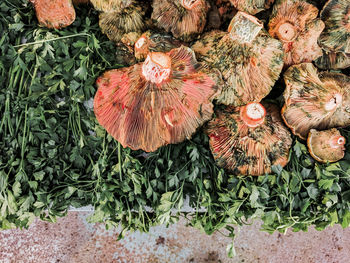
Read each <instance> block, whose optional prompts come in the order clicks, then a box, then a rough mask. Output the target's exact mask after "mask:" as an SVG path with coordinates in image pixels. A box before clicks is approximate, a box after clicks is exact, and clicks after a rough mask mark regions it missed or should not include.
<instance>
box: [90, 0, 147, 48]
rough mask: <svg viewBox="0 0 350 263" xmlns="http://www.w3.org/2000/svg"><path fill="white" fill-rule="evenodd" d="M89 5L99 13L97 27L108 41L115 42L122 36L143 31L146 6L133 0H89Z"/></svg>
mask: <svg viewBox="0 0 350 263" xmlns="http://www.w3.org/2000/svg"><path fill="white" fill-rule="evenodd" d="M91 3H92V4H93V5H94V7H95V8H96V9H97V10H99V11H101V14H100V21H99V25H100V28H101V31H102V33H104V34H106V35H107V36H108V38H109V39H110V40H112V41H116V42H117V41H119V40H120V39H121V38H122V37H123V35H124V34H127V33H130V32H139V33H141V32H142V31H143V30H144V27H145V22H144V19H143V16H144V15H145V13H146V10H147V5H146V4H144V3H143V4H142V3H139V2H137V1H135V0H91Z"/></svg>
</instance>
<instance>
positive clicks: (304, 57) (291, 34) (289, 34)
mask: <svg viewBox="0 0 350 263" xmlns="http://www.w3.org/2000/svg"><path fill="white" fill-rule="evenodd" d="M317 15H318V9H317V8H316V7H315V6H313V5H311V4H309V3H307V2H305V1H303V0H277V1H276V3H275V4H274V6H273V10H272V13H271V16H270V21H269V25H268V27H269V33H270V35H271V36H272V37H274V38H277V39H279V40H281V41H282V43H283V49H284V52H285V53H286V54H285V57H284V63H285V67H288V66H290V65H294V64H299V63H302V62H312V61H313V60H315V59H317V58H318V57H320V56H322V49H321V48H320V47H319V45H318V43H317V39H318V37H319V36H320V34H321V32H322V30H323V29H324V23H323V22H322V21H321V19H319V18H317Z"/></svg>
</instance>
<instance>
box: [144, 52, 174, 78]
mask: <svg viewBox="0 0 350 263" xmlns="http://www.w3.org/2000/svg"><path fill="white" fill-rule="evenodd" d="M170 72H171V58H170V57H169V56H168V55H166V54H164V53H161V52H152V53H150V54H149V55H148V56H147V58H146V60H145V62H144V63H143V65H142V75H143V76H144V77H145V79H146V80H148V81H150V82H153V83H156V84H160V83H162V82H163V81H164V80H167V79H168V78H169V76H170Z"/></svg>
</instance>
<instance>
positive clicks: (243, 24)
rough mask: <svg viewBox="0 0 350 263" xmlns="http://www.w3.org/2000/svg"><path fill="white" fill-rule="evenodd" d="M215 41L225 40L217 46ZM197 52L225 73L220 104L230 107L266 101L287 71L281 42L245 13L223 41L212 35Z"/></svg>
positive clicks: (235, 19)
mask: <svg viewBox="0 0 350 263" xmlns="http://www.w3.org/2000/svg"><path fill="white" fill-rule="evenodd" d="M215 38H217V39H220V38H221V39H220V41H219V42H218V43H215ZM206 42H207V43H206ZM202 46H203V47H204V48H203V49H201V47H202ZM208 47H210V48H208ZM193 48H194V50H195V51H196V52H197V54H198V55H199V60H202V61H205V62H206V63H207V64H209V65H210V66H211V67H214V68H217V69H218V70H219V71H220V72H221V74H222V77H223V80H224V81H225V86H224V87H223V91H222V93H221V95H220V96H219V97H218V102H220V103H223V104H226V105H234V106H240V105H245V104H247V103H249V102H253V101H260V100H262V99H263V98H264V97H265V96H266V95H267V94H268V93H269V92H270V91H271V89H272V86H273V85H274V83H275V82H276V80H277V79H278V78H279V74H280V72H281V71H282V67H283V50H282V44H281V42H280V41H278V40H276V39H273V38H271V37H270V36H269V35H268V34H267V33H266V32H265V31H264V30H263V24H262V23H261V22H260V21H259V20H258V19H257V18H255V17H254V16H251V15H248V14H246V13H243V12H238V13H237V14H236V16H235V17H234V18H233V19H232V21H231V24H230V26H229V29H228V33H226V34H225V35H224V36H223V37H221V34H216V33H212V35H209V36H208V37H206V38H205V39H204V40H199V41H198V42H197V43H195V44H194V46H193Z"/></svg>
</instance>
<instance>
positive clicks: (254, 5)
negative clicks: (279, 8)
mask: <svg viewBox="0 0 350 263" xmlns="http://www.w3.org/2000/svg"><path fill="white" fill-rule="evenodd" d="M230 1H231V3H232V4H233V5H234V7H236V8H237V9H238V10H239V11H244V12H247V13H249V14H251V15H255V14H256V13H259V12H261V11H263V10H266V9H269V8H270V6H271V5H272V4H273V2H274V1H275V0H230Z"/></svg>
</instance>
